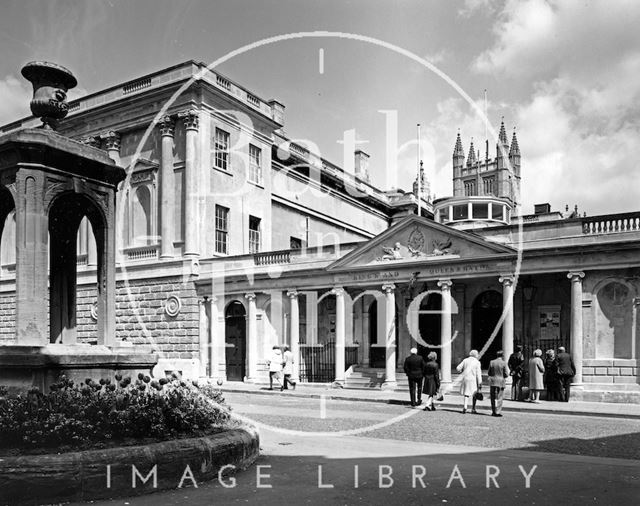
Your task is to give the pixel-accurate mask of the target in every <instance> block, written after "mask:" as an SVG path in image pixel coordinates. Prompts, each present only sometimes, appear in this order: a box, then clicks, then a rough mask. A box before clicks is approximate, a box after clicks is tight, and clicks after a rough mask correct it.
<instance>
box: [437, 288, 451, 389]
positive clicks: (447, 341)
mask: <svg viewBox="0 0 640 506" xmlns="http://www.w3.org/2000/svg"><path fill="white" fill-rule="evenodd" d="M452 284H453V283H452V282H451V280H450V279H441V280H439V281H438V288H440V295H441V297H442V308H441V312H440V346H442V348H441V349H440V366H441V367H442V382H443V383H451V336H452V333H451V285H452Z"/></svg>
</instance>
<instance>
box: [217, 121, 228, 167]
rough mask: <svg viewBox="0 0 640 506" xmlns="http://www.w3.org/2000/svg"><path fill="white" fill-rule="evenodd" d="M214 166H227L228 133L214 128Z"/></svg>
mask: <svg viewBox="0 0 640 506" xmlns="http://www.w3.org/2000/svg"><path fill="white" fill-rule="evenodd" d="M214 151H215V166H216V167H218V168H219V169H222V170H228V168H229V134H228V133H227V132H225V131H224V130H220V129H219V128H216V135H215V144H214Z"/></svg>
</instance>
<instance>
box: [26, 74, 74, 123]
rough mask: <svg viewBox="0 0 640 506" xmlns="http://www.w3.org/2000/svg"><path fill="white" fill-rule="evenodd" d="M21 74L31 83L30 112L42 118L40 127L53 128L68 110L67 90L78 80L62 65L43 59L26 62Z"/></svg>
mask: <svg viewBox="0 0 640 506" xmlns="http://www.w3.org/2000/svg"><path fill="white" fill-rule="evenodd" d="M22 75H23V76H24V78H25V79H27V80H28V81H30V82H31V84H32V85H33V98H32V99H31V112H32V113H33V115H34V116H35V117H36V118H40V119H41V120H42V128H45V129H51V130H55V128H56V126H57V124H58V121H59V120H61V119H62V118H64V117H65V116H66V115H67V113H68V112H69V105H68V104H67V91H68V90H70V89H71V88H74V87H75V86H76V85H77V84H78V81H76V78H75V77H74V76H73V74H72V73H71V72H70V71H69V70H68V69H66V68H64V67H63V66H61V65H57V64H55V63H49V62H44V61H33V62H29V63H27V64H26V65H25V66H24V67H22Z"/></svg>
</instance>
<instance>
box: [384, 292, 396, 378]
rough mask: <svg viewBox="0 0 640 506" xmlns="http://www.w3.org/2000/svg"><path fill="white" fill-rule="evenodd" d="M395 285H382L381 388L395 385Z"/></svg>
mask: <svg viewBox="0 0 640 506" xmlns="http://www.w3.org/2000/svg"><path fill="white" fill-rule="evenodd" d="M395 289H396V285H394V284H388V285H382V291H383V292H384V301H385V305H384V315H385V326H384V340H385V341H384V342H385V351H386V353H385V373H384V383H383V384H382V388H389V389H391V388H395V387H396V386H397V383H396V296H395Z"/></svg>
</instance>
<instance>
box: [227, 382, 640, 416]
mask: <svg viewBox="0 0 640 506" xmlns="http://www.w3.org/2000/svg"><path fill="white" fill-rule="evenodd" d="M220 388H221V389H222V391H223V392H224V391H233V392H246V393H255V394H259V395H289V396H298V397H307V398H316V399H319V398H321V397H324V398H326V399H340V400H351V401H364V402H383V403H387V404H409V392H406V393H405V392H399V391H396V390H388V391H385V390H378V389H348V388H331V387H330V386H328V385H324V384H308V383H298V386H297V388H296V389H295V390H291V389H289V390H285V391H284V392H280V391H279V390H276V389H274V390H273V391H270V390H269V389H268V387H266V386H265V385H261V384H258V385H256V384H251V383H242V382H233V381H229V382H226V383H224V384H223V385H222V386H221V387H220ZM483 393H484V395H485V400H484V401H483V402H482V403H481V404H482V406H483V407H486V406H490V404H489V403H490V401H489V389H488V387H487V388H485V389H483ZM438 405H441V406H443V407H451V408H455V407H461V406H462V398H461V396H460V395H459V394H458V393H457V392H451V393H448V394H445V399H444V401H442V402H439V403H438ZM503 411H516V412H532V413H557V414H563V415H569V414H572V415H582V416H585V415H586V416H589V415H591V416H605V417H624V418H637V419H640V404H623V403H606V402H580V401H570V402H547V401H540V403H539V404H534V403H530V402H516V401H511V400H505V401H504V405H503Z"/></svg>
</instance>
